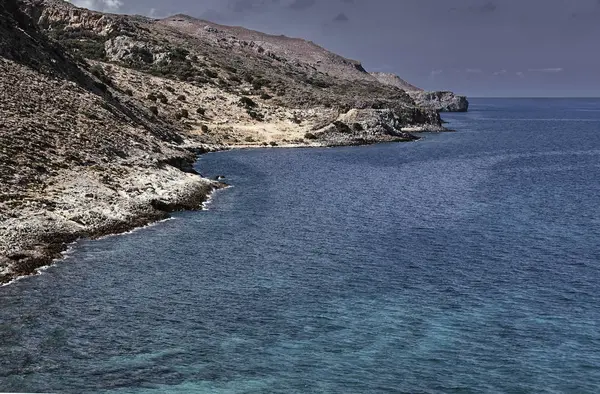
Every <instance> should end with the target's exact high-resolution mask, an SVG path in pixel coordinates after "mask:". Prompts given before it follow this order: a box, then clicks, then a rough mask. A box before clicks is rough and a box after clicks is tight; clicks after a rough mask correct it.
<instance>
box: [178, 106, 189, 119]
mask: <svg viewBox="0 0 600 394" xmlns="http://www.w3.org/2000/svg"><path fill="white" fill-rule="evenodd" d="M180 114H181V117H182V118H189V116H190V113H189V111H188V110H187V109H185V108H182V109H181V112H180Z"/></svg>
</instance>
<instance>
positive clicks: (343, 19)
mask: <svg viewBox="0 0 600 394" xmlns="http://www.w3.org/2000/svg"><path fill="white" fill-rule="evenodd" d="M349 20H350V19H348V17H347V16H346V14H344V13H343V12H342V13H339V14H338V15H337V16H336V17H335V18H333V21H334V22H348V21H349Z"/></svg>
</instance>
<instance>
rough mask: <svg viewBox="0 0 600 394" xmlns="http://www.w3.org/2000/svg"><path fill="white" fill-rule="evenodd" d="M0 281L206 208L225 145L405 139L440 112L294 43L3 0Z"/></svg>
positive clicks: (55, 0)
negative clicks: (195, 166)
mask: <svg viewBox="0 0 600 394" xmlns="http://www.w3.org/2000/svg"><path fill="white" fill-rule="evenodd" d="M0 100H1V102H2V106H0V283H1V282H6V281H8V280H10V279H12V278H14V277H15V276H18V275H22V274H30V273H32V272H34V270H35V269H36V268H37V267H39V266H40V265H44V264H46V263H48V262H49V261H51V260H52V259H53V258H55V257H56V256H57V255H58V252H59V251H60V250H61V249H62V248H63V247H64V244H65V242H69V241H71V240H74V239H76V238H78V237H86V236H98V235H102V234H106V233H112V232H118V231H123V230H126V229H129V228H132V227H134V226H138V225H141V224H144V223H147V222H149V221H152V220H156V219H158V218H162V217H165V215H166V212H168V211H170V210H175V209H183V208H185V209H191V208H197V207H199V204H200V202H201V201H202V199H203V198H205V197H206V195H207V193H209V192H210V191H211V190H213V189H214V188H218V187H220V186H221V185H220V184H218V183H215V182H212V181H208V180H206V179H203V178H201V177H200V176H199V175H198V174H195V173H194V171H193V170H191V165H190V163H192V162H193V160H194V158H195V156H196V154H197V153H198V152H201V151H206V150H209V149H219V148H221V147H231V146H265V145H267V146H276V145H293V146H323V145H350V144H366V143H374V142H381V141H408V140H413V139H415V137H414V136H413V135H412V134H410V131H413V130H419V131H442V130H444V129H443V127H442V125H441V119H440V116H439V114H438V112H437V111H436V110H435V109H434V108H426V107H421V106H419V105H417V104H416V103H415V101H414V99H413V98H411V96H409V95H408V94H407V93H406V92H405V91H404V90H402V89H400V88H399V87H397V86H390V85H386V84H382V83H380V82H379V81H377V80H376V78H375V77H373V76H371V75H370V74H368V73H367V72H365V70H364V69H363V68H362V66H360V63H358V62H356V61H353V60H349V59H345V58H343V57H341V56H338V55H335V54H332V53H330V52H328V51H326V50H325V49H323V48H321V47H318V46H317V45H315V44H313V43H310V42H307V41H303V40H298V39H290V38H286V37H276V36H269V35H265V34H262V33H258V32H252V31H249V30H246V29H241V28H229V27H224V26H219V25H214V24H211V23H208V22H204V21H199V20H196V19H194V18H189V17H184V16H176V17H172V18H167V19H165V20H160V21H157V20H152V19H148V18H143V17H130V16H120V15H109V14H102V13H98V12H93V11H88V10H84V9H79V8H77V7H74V6H72V5H70V4H69V3H67V2H65V1H62V0H5V1H4V2H2V3H0Z"/></svg>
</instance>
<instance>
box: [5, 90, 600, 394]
mask: <svg viewBox="0 0 600 394" xmlns="http://www.w3.org/2000/svg"><path fill="white" fill-rule="evenodd" d="M598 108H600V100H474V101H473V105H472V111H471V112H469V113H467V114H452V115H445V116H444V117H445V118H446V120H448V121H450V127H452V128H454V129H457V130H459V132H457V133H447V134H431V135H426V136H425V139H423V140H421V141H419V142H416V143H404V144H387V145H376V146H369V147H351V148H335V149H295V150H294V149H270V150H248V151H235V152H226V153H219V154H209V155H205V156H202V157H201V159H200V161H199V163H198V167H199V169H200V171H201V172H202V173H204V174H207V175H211V176H214V175H217V174H225V175H227V179H228V181H229V182H230V183H231V184H232V185H234V187H232V188H230V189H227V190H224V191H221V192H219V193H218V194H217V195H216V196H215V198H214V199H213V201H212V202H211V203H210V204H209V205H208V208H209V209H208V211H204V212H194V213H181V214H177V215H176V220H171V221H167V222H163V223H160V224H158V225H156V226H153V227H149V228H144V229H141V230H139V231H136V232H134V233H132V234H127V235H124V236H116V237H109V238H105V239H102V240H99V241H83V242H80V243H79V244H78V245H77V246H76V248H75V249H74V251H73V252H72V253H71V254H70V255H69V256H68V257H67V258H66V259H65V261H62V262H60V263H59V264H57V265H56V266H54V267H52V268H50V269H48V270H47V271H45V272H44V274H43V275H40V276H37V277H34V278H28V279H25V280H21V281H19V282H17V283H15V284H13V285H11V286H7V287H4V288H0V302H1V304H2V312H1V314H0V389H1V390H4V391H31V392H41V391H44V392H73V393H78V392H106V393H108V392H110V393H143V392H157V393H159V392H173V393H267V392H268V393H271V392H273V393H398V392H406V393H569V392H570V393H597V392H599V390H600V389H599V387H600V327H599V323H600V242H599V240H598V236H599V234H600V198H598V196H600V182H599V179H600V112H599V111H598V110H597V109H598Z"/></svg>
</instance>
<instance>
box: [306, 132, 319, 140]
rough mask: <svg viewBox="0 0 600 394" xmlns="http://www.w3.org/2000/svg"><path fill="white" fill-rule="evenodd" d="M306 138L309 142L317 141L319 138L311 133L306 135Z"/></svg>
mask: <svg viewBox="0 0 600 394" xmlns="http://www.w3.org/2000/svg"><path fill="white" fill-rule="evenodd" d="M304 138H305V139H307V140H316V139H317V136H316V135H314V134H313V133H310V132H309V133H306V134H304Z"/></svg>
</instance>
